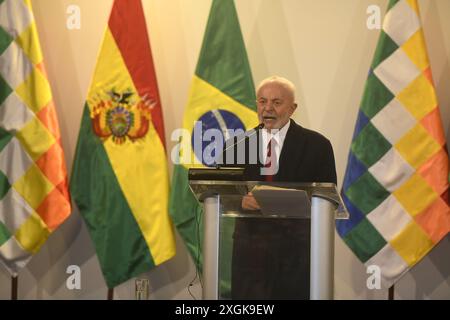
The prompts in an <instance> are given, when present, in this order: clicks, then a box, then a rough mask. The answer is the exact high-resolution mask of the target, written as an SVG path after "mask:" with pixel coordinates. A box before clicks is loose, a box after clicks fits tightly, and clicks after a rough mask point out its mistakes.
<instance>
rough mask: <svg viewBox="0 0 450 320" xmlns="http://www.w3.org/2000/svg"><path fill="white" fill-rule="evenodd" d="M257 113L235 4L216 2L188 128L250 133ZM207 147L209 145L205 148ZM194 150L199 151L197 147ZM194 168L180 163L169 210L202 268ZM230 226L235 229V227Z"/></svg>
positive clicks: (197, 72) (186, 123) (188, 110)
mask: <svg viewBox="0 0 450 320" xmlns="http://www.w3.org/2000/svg"><path fill="white" fill-rule="evenodd" d="M255 111H256V106H255V88H254V85H253V79H252V75H251V72H250V66H249V63H248V59H247V53H246V50H245V45H244V40H243V38H242V34H241V30H240V26H239V21H238V17H237V13H236V8H235V6H234V2H233V0H220V1H217V0H214V1H213V3H212V6H211V11H210V14H209V19H208V23H207V26H206V31H205V36H204V39H203V45H202V49H201V52H200V57H199V60H198V63H197V68H196V70H195V74H194V77H193V79H192V83H191V89H190V93H189V99H188V103H187V106H186V110H185V113H184V119H183V127H184V129H186V130H187V131H188V132H190V133H191V134H192V135H193V131H194V127H195V123H196V122H198V121H200V122H201V125H202V130H203V132H205V131H206V130H208V129H218V130H220V131H221V132H223V133H224V136H226V133H227V130H230V129H234V130H238V129H242V130H244V131H245V130H249V129H251V128H253V127H255V126H256V125H257V124H258V119H257V115H256V112H255ZM206 145H207V143H204V145H203V147H205V146H206ZM190 149H191V150H194V151H195V148H194V146H192V148H190ZM180 152H181V153H183V150H180ZM194 157H196V158H197V160H198V161H199V162H200V163H201V161H202V160H204V159H202V158H203V157H202V155H201V154H194V152H193V154H192V155H191V157H190V158H191V159H193V158H194ZM188 158H189V157H188ZM196 166H199V167H201V166H204V164H199V165H196ZM190 167H193V165H192V164H189V163H180V164H177V165H175V168H174V173H173V178H172V192H171V196H170V210H169V211H170V213H171V215H172V219H173V221H174V223H175V225H176V227H177V229H178V232H179V233H180V234H181V236H182V237H183V240H184V241H185V244H186V246H187V248H188V250H189V252H190V254H191V255H192V257H193V259H194V262H195V264H196V266H197V268H198V269H200V270H201V265H202V257H201V252H200V250H199V246H200V245H201V243H202V230H203V229H202V228H203V227H202V220H201V216H202V207H201V205H200V204H199V203H198V202H197V200H196V199H195V197H194V195H193V194H192V193H191V191H190V189H189V185H188V170H189V168H190ZM223 228H225V226H223ZM228 230H230V232H231V231H232V230H233V226H229V228H228ZM226 250H227V249H225V248H223V249H222V251H226Z"/></svg>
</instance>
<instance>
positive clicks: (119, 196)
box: [70, 104, 154, 288]
mask: <svg viewBox="0 0 450 320" xmlns="http://www.w3.org/2000/svg"><path fill="white" fill-rule="evenodd" d="M75 154H76V157H75V159H74V167H73V171H72V177H71V184H70V186H71V189H70V190H71V194H72V197H73V198H74V200H75V201H76V203H77V205H78V208H79V209H80V212H82V213H83V217H84V219H85V221H86V224H87V227H88V230H89V232H90V234H91V237H92V238H93V239H92V240H93V243H94V244H95V246H96V251H97V255H98V258H99V261H100V264H101V265H102V270H103V273H104V276H105V280H106V283H107V284H108V287H109V288H114V287H115V286H116V285H118V284H120V283H122V282H123V281H126V280H128V279H129V278H131V277H133V276H137V275H139V274H141V273H143V272H145V271H147V270H148V269H149V268H151V267H153V266H154V262H153V259H152V257H151V255H150V249H149V248H148V246H147V243H146V241H145V239H144V237H143V236H142V231H141V230H140V229H139V226H138V225H137V223H136V220H135V219H134V216H133V213H132V211H131V209H130V207H129V205H128V202H127V200H126V199H125V197H124V195H123V192H122V189H121V188H120V185H119V183H118V181H117V178H116V175H115V174H114V171H113V168H112V167H111V163H110V161H109V158H108V155H107V153H106V151H105V149H104V147H103V144H102V142H101V140H100V139H99V138H98V137H97V136H96V135H95V134H94V132H93V131H92V122H91V118H90V116H89V108H88V106H87V104H86V105H85V108H84V112H83V119H82V122H81V127H80V133H79V138H78V145H77V150H76V152H75ZM87 154H89V155H90V157H86V156H85V155H87ZM111 195H114V197H111ZM117 235H122V236H121V237H117ZM120 239H127V241H121V240H120ZM137 253H139V254H137Z"/></svg>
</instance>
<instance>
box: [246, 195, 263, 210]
mask: <svg viewBox="0 0 450 320" xmlns="http://www.w3.org/2000/svg"><path fill="white" fill-rule="evenodd" d="M242 209H245V210H259V209H261V207H260V206H259V204H258V202H256V200H255V198H254V197H253V194H252V193H251V192H249V193H247V195H246V196H243V197H242Z"/></svg>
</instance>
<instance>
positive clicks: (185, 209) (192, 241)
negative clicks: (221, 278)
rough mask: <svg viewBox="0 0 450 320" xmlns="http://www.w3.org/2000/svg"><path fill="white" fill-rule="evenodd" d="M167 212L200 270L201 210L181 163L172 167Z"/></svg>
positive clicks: (186, 172)
mask: <svg viewBox="0 0 450 320" xmlns="http://www.w3.org/2000/svg"><path fill="white" fill-rule="evenodd" d="M169 212H170V213H171V215H172V220H173V222H174V224H175V226H176V227H177V230H178V233H179V234H180V235H181V237H182V238H183V240H184V243H185V244H186V247H187V249H188V251H189V253H190V254H191V257H192V258H193V260H194V263H195V265H196V267H197V269H198V270H199V271H201V270H202V255H201V252H200V251H199V250H200V248H201V245H202V243H203V219H201V216H202V215H203V210H202V205H201V204H200V203H199V202H198V201H197V200H196V199H195V197H194V195H193V194H192V192H191V191H190V188H189V181H188V169H186V168H185V167H184V166H183V165H175V167H174V171H173V177H172V189H171V192H170V206H169Z"/></svg>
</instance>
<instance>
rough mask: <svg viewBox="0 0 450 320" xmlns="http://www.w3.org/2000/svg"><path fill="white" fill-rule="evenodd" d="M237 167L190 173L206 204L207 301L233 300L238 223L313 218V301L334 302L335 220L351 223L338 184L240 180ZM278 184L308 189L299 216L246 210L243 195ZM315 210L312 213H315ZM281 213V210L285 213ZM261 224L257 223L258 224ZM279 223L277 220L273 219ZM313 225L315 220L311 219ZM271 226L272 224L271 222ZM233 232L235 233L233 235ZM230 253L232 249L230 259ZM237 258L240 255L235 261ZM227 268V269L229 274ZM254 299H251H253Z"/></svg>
mask: <svg viewBox="0 0 450 320" xmlns="http://www.w3.org/2000/svg"><path fill="white" fill-rule="evenodd" d="M240 173H242V172H240V171H239V170H236V169H232V170H230V169H228V170H226V169H220V170H215V169H190V172H189V185H190V188H191V190H192V192H193V194H194V195H195V197H196V198H197V200H198V201H199V202H201V203H203V206H204V216H203V227H204V230H203V231H204V238H203V243H202V246H201V249H202V253H203V292H202V293H203V299H208V300H217V299H227V298H230V296H229V295H228V294H227V293H226V291H227V290H230V281H229V274H228V279H226V278H227V274H226V273H227V272H226V271H228V273H229V271H230V269H231V267H230V265H229V264H228V265H227V263H228V261H229V260H231V256H230V246H229V245H227V244H228V243H229V242H230V241H232V240H231V237H232V232H233V230H232V229H233V227H231V228H230V225H231V226H233V223H230V222H233V220H236V219H241V220H240V221H242V219H265V220H266V221H269V220H268V219H276V221H281V220H282V219H310V228H311V229H310V250H309V252H310V257H309V261H310V268H309V271H310V274H309V281H310V283H309V298H310V299H311V300H330V299H333V282H334V226H335V224H334V220H335V219H348V213H347V211H346V209H345V206H344V204H343V202H342V199H341V198H340V196H339V193H338V192H337V190H336V185H335V184H333V183H282V182H263V181H240V179H241V178H242V175H241V174H240ZM260 185H264V186H269V187H270V186H273V187H277V188H284V189H295V190H303V191H305V192H306V193H307V195H308V201H309V203H308V204H305V206H304V208H308V210H302V212H298V214H297V215H296V216H295V217H292V216H286V215H285V214H284V213H283V212H272V213H271V214H270V215H263V214H261V212H249V211H245V210H242V208H241V200H242V196H244V195H246V194H247V192H249V191H250V190H252V189H253V188H254V187H256V186H260ZM309 208H310V209H309ZM280 211H281V210H280ZM253 221H255V220H253ZM271 221H274V220H271ZM308 222H309V221H308ZM269 223H270V221H269ZM230 230H231V231H230ZM225 251H228V256H227V255H226V253H225ZM234 258H236V257H234ZM224 270H225V271H224ZM249 298H250V299H251V297H249Z"/></svg>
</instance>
